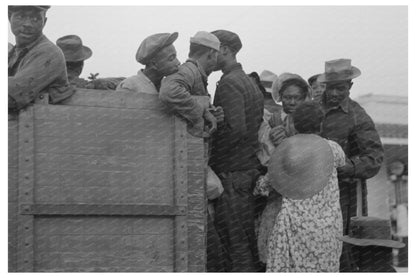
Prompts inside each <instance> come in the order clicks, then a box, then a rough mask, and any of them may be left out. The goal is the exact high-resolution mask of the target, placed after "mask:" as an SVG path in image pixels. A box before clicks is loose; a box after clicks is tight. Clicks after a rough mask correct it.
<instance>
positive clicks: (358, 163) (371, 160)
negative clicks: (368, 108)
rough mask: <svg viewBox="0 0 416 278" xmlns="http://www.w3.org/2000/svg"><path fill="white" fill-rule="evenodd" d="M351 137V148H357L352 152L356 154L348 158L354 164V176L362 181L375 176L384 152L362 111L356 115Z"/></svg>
mask: <svg viewBox="0 0 416 278" xmlns="http://www.w3.org/2000/svg"><path fill="white" fill-rule="evenodd" d="M351 136H352V141H353V144H352V145H351V147H352V148H357V150H353V151H354V153H358V155H354V156H352V157H350V159H351V161H352V163H353V164H354V176H355V177H356V178H363V179H369V178H371V177H373V176H375V175H376V174H377V173H378V171H379V170H380V167H381V164H382V163H383V158H384V150H383V146H382V144H381V140H380V136H379V135H378V133H377V130H376V129H375V126H374V123H373V121H372V120H371V118H370V117H369V116H368V115H367V113H366V112H365V111H364V110H361V112H360V113H357V115H356V124H355V125H354V129H353V132H352V134H351Z"/></svg>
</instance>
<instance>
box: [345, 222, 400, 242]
mask: <svg viewBox="0 0 416 278" xmlns="http://www.w3.org/2000/svg"><path fill="white" fill-rule="evenodd" d="M340 239H341V240H342V241H343V242H346V243H349V244H353V245H358V246H371V245H375V246H384V247H391V248H403V247H404V246H405V244H404V243H402V242H399V241H395V240H392V239H391V224H390V220H389V219H382V218H377V217H369V216H356V217H351V219H350V229H349V231H348V235H347V236H343V237H341V238H340Z"/></svg>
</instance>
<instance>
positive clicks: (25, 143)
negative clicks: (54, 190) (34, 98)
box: [17, 106, 35, 272]
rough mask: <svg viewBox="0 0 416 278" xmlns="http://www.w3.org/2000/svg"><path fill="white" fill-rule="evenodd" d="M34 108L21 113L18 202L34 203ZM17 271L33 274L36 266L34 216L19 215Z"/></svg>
mask: <svg viewBox="0 0 416 278" xmlns="http://www.w3.org/2000/svg"><path fill="white" fill-rule="evenodd" d="M33 128H34V127H33V106H29V107H27V108H26V109H25V110H23V111H21V112H20V113H19V120H18V132H19V135H18V142H19V148H18V167H19V169H18V183H19V185H18V188H19V195H18V202H19V204H23V203H33V187H34V184H35V174H34V139H35V138H34V136H33ZM17 221H18V228H17V231H18V237H17V238H18V240H17V252H18V256H17V271H19V272H32V271H33V265H34V250H33V233H34V231H33V216H32V215H21V214H18V217H17Z"/></svg>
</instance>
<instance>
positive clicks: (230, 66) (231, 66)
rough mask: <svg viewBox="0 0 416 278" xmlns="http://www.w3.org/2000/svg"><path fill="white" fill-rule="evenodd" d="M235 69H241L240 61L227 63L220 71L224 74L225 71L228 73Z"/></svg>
mask: <svg viewBox="0 0 416 278" xmlns="http://www.w3.org/2000/svg"><path fill="white" fill-rule="evenodd" d="M237 69H241V70H242V69H243V67H242V66H241V64H240V63H234V64H232V65H228V66H226V67H225V68H224V69H223V70H222V72H223V73H224V74H227V73H230V72H232V71H234V70H237Z"/></svg>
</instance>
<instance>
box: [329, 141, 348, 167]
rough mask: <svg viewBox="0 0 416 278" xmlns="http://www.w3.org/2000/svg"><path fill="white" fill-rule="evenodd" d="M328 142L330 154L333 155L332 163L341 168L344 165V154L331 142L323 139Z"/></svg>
mask: <svg viewBox="0 0 416 278" xmlns="http://www.w3.org/2000/svg"><path fill="white" fill-rule="evenodd" d="M325 140H326V141H327V142H328V145H329V147H330V148H331V151H332V154H333V155H334V161H335V164H336V165H339V166H342V165H344V164H345V153H344V151H343V150H342V148H341V146H340V145H339V144H338V143H337V142H335V141H332V140H328V139H325Z"/></svg>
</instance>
